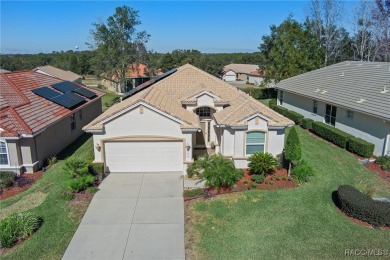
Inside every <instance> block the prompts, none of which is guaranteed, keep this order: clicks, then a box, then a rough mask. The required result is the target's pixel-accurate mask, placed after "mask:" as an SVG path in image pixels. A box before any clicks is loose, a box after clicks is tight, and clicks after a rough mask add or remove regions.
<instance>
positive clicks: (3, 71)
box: [0, 69, 9, 73]
mask: <svg viewBox="0 0 390 260" xmlns="http://www.w3.org/2000/svg"><path fill="white" fill-rule="evenodd" d="M5 72H9V70H5V69H0V73H5Z"/></svg>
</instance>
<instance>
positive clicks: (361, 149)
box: [347, 137, 375, 158]
mask: <svg viewBox="0 0 390 260" xmlns="http://www.w3.org/2000/svg"><path fill="white" fill-rule="evenodd" d="M374 147H375V146H374V144H372V143H369V142H367V141H365V140H363V139H360V138H357V137H351V138H349V140H348V145H347V150H348V151H350V152H352V153H355V154H357V155H360V156H363V157H365V158H370V157H371V155H372V154H373V153H374Z"/></svg>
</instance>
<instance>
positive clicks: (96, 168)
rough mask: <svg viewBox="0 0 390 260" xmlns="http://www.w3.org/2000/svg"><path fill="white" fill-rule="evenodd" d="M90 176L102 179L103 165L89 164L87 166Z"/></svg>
mask: <svg viewBox="0 0 390 260" xmlns="http://www.w3.org/2000/svg"><path fill="white" fill-rule="evenodd" d="M88 171H89V173H90V174H92V175H94V176H97V178H98V180H103V179H104V164H103V163H91V164H90V165H89V166H88Z"/></svg>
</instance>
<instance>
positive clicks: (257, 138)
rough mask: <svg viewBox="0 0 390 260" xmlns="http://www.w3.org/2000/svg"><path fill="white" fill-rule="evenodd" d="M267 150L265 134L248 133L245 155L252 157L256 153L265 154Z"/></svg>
mask: <svg viewBox="0 0 390 260" xmlns="http://www.w3.org/2000/svg"><path fill="white" fill-rule="evenodd" d="M264 150H265V132H259V131H255V132H248V133H246V146H245V154H247V155H251V154H254V153H256V152H261V153H264Z"/></svg>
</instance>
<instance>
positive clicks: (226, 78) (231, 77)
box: [222, 70, 237, 81]
mask: <svg viewBox="0 0 390 260" xmlns="http://www.w3.org/2000/svg"><path fill="white" fill-rule="evenodd" d="M236 77H237V75H236V73H235V72H234V71H231V70H229V71H228V72H226V73H225V74H224V75H223V77H222V79H223V80H224V81H236Z"/></svg>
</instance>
